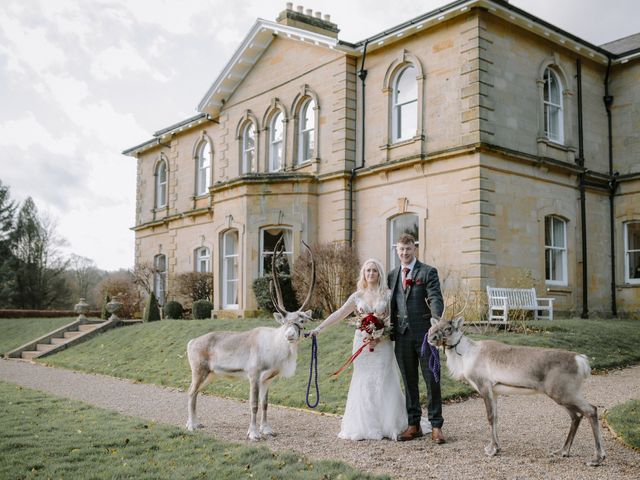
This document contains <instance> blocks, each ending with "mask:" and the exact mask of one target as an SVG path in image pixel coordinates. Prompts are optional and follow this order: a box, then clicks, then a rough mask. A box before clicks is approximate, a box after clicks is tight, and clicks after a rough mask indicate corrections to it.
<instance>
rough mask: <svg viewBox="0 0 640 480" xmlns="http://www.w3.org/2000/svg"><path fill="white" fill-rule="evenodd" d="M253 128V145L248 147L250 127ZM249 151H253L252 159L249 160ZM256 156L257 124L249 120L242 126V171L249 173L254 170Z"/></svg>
mask: <svg viewBox="0 0 640 480" xmlns="http://www.w3.org/2000/svg"><path fill="white" fill-rule="evenodd" d="M250 128H253V147H247V143H248V141H247V140H248V138H249V129H250ZM249 152H251V160H249V158H248V157H249ZM255 158H256V125H255V123H253V122H247V124H246V125H245V126H244V127H243V128H242V163H241V166H240V170H241V173H249V172H252V171H253V170H254V162H255Z"/></svg>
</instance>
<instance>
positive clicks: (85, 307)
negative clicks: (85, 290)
mask: <svg viewBox="0 0 640 480" xmlns="http://www.w3.org/2000/svg"><path fill="white" fill-rule="evenodd" d="M73 311H74V312H76V313H77V314H78V320H79V321H80V322H83V323H84V322H86V321H88V319H87V317H86V316H85V313H87V312H88V311H89V304H88V303H87V302H85V301H84V298H81V299H80V301H79V302H78V303H76V305H75V306H74V307H73Z"/></svg>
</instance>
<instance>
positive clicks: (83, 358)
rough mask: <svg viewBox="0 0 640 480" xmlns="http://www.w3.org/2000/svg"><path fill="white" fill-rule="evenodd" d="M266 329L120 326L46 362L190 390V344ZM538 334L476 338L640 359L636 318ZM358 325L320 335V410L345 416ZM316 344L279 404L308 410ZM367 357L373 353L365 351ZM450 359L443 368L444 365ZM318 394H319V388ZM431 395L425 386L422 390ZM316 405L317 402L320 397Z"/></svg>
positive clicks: (542, 325) (545, 328)
mask: <svg viewBox="0 0 640 480" xmlns="http://www.w3.org/2000/svg"><path fill="white" fill-rule="evenodd" d="M258 325H269V326H275V325H276V322H275V320H272V319H265V318H262V319H240V320H228V319H216V320H200V321H193V320H191V321H187V320H180V321H178V320H164V321H160V322H153V323H148V324H139V325H135V326H128V327H123V328H117V329H115V330H111V331H108V332H106V333H104V334H102V335H99V336H97V337H95V338H93V339H91V340H89V341H87V342H85V343H82V344H80V345H78V346H75V347H73V348H70V349H68V350H64V351H62V352H60V353H57V354H55V355H52V356H50V357H45V358H44V359H42V360H40V362H41V363H46V364H49V365H53V366H57V367H64V368H70V369H74V370H80V371H85V372H92V373H103V374H107V375H112V376H115V377H121V378H129V379H133V380H136V381H139V382H143V383H153V384H157V385H167V386H172V387H178V388H183V389H187V388H188V387H189V383H190V381H191V373H190V369H189V364H188V362H187V358H186V344H187V341H188V340H189V339H191V338H194V337H197V336H199V335H202V334H204V333H206V332H208V331H212V330H248V329H249V328H252V327H255V326H258ZM527 325H528V326H529V327H530V328H533V329H536V330H537V331H536V332H535V333H527V334H517V333H505V332H499V333H494V334H492V335H475V334H474V335H472V337H473V338H494V339H497V340H501V341H504V342H508V343H515V344H521V345H537V346H544V347H552V348H566V349H570V350H574V351H577V352H580V353H584V354H586V355H588V356H589V359H590V361H591V365H592V367H593V368H594V369H600V370H602V369H607V368H613V367H620V366H625V365H629V364H633V363H638V362H639V361H640V349H638V348H637V345H638V343H640V328H639V327H640V322H637V321H633V320H628V321H623V320H615V321H614V320H554V321H553V322H542V321H539V322H528V324H527ZM352 339H353V327H351V326H349V325H347V324H346V323H344V322H343V323H341V324H339V325H336V326H334V327H332V328H330V329H328V330H326V331H324V332H323V333H322V335H321V336H320V337H319V341H318V343H319V348H318V358H319V362H318V363H319V371H320V372H319V383H320V404H319V405H318V407H317V409H316V410H318V411H324V412H331V413H342V412H343V410H344V405H345V402H346V396H347V390H348V388H349V382H350V379H351V375H350V371H351V370H350V369H349V370H347V371H345V372H343V373H342V374H341V375H340V376H338V377H337V378H336V377H330V374H331V373H332V372H334V371H335V370H337V369H338V368H339V367H340V366H341V365H342V363H343V362H344V361H345V360H346V359H347V358H348V357H349V355H350V353H351V343H352ZM310 353H311V342H310V340H308V339H307V340H303V341H302V342H301V344H300V351H299V355H298V369H297V372H296V374H295V376H294V377H293V378H291V379H280V378H278V379H276V380H275V381H274V382H273V384H272V387H271V389H270V391H269V402H270V403H272V404H280V405H288V406H293V407H303V408H306V405H305V392H306V388H307V380H308V375H309V357H310ZM364 354H365V355H366V352H365V353H364ZM444 363H445V362H444V359H443V364H444ZM312 390H313V389H312ZM421 390H422V393H423V397H424V393H425V392H424V388H421ZM205 392H212V393H215V394H217V395H222V396H227V397H232V398H240V399H247V398H248V382H246V381H243V380H227V379H224V378H218V379H216V380H214V381H213V382H212V383H211V384H210V385H209V386H208V387H207V388H206V389H205ZM472 392H473V390H472V389H471V388H470V387H469V386H467V385H466V384H463V383H459V382H456V381H454V380H452V379H451V378H449V376H448V375H446V374H445V375H443V378H442V393H443V398H444V399H454V398H456V397H460V396H466V395H469V394H470V393H472ZM312 400H313V398H312Z"/></svg>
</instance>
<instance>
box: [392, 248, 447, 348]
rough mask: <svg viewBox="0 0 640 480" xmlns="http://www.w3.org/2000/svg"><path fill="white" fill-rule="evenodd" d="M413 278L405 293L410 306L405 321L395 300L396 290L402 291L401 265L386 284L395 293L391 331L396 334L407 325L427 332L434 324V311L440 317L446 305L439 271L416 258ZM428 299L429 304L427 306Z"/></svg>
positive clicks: (417, 331)
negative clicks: (399, 315) (400, 317)
mask: <svg viewBox="0 0 640 480" xmlns="http://www.w3.org/2000/svg"><path fill="white" fill-rule="evenodd" d="M412 280H413V285H410V286H408V287H407V289H406V290H405V291H404V292H403V293H404V301H405V304H406V307H407V308H406V310H407V319H406V320H405V319H399V318H398V305H397V303H396V293H397V289H400V290H401V291H402V275H401V274H400V267H398V268H394V269H393V270H392V271H391V272H389V275H388V277H387V284H388V285H389V288H390V289H391V292H392V294H391V325H392V327H393V328H392V333H393V334H395V335H397V334H402V333H404V332H405V331H406V330H407V327H408V328H410V329H411V330H412V331H414V332H415V333H419V334H424V333H426V331H427V330H428V329H429V327H430V326H431V312H433V313H435V314H436V315H437V316H438V317H439V316H440V315H442V310H443V307H444V305H443V301H442V292H441V291H440V279H439V278H438V271H437V270H436V269H435V268H434V267H432V266H430V265H427V264H425V263H422V262H420V261H419V260H416V264H415V266H414V270H413V273H412ZM427 300H428V301H429V305H430V307H429V305H427ZM395 335H394V336H395Z"/></svg>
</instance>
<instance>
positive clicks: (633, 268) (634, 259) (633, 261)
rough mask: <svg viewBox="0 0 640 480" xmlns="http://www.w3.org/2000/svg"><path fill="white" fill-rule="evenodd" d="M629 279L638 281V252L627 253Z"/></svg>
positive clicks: (639, 267)
mask: <svg viewBox="0 0 640 480" xmlns="http://www.w3.org/2000/svg"><path fill="white" fill-rule="evenodd" d="M628 255H629V257H628V258H629V279H631V280H640V252H629V254H628Z"/></svg>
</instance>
